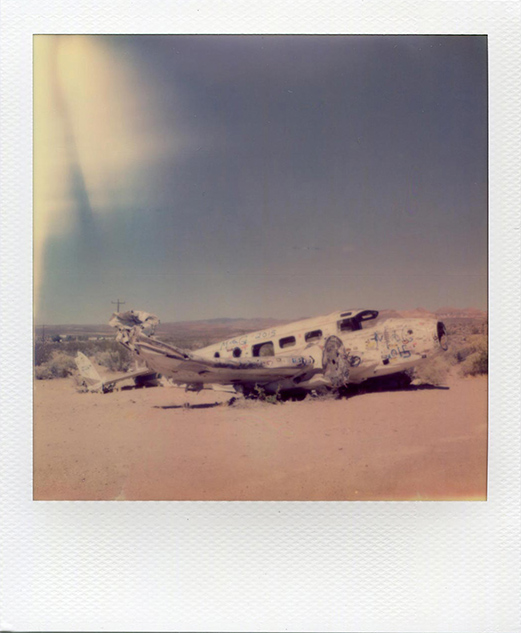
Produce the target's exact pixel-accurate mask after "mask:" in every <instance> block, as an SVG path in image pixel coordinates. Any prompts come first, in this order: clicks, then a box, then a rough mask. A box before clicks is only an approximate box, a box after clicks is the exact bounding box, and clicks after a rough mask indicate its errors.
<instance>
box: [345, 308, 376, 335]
mask: <svg viewBox="0 0 521 633" xmlns="http://www.w3.org/2000/svg"><path fill="white" fill-rule="evenodd" d="M377 316H378V312H377V311H376V310H363V311H362V312H358V313H353V312H343V313H342V314H341V315H340V317H341V318H340V320H339V321H337V329H338V331H339V332H357V331H358V330H362V329H363V327H364V326H363V325H362V324H363V323H365V322H366V321H372V320H373V319H376V317H377Z"/></svg>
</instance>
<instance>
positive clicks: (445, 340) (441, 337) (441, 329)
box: [436, 321, 449, 352]
mask: <svg viewBox="0 0 521 633" xmlns="http://www.w3.org/2000/svg"><path fill="white" fill-rule="evenodd" d="M436 332H437V334H438V342H439V344H440V347H441V349H442V350H443V351H445V352H446V351H447V350H448V349H449V337H448V336H447V328H446V327H445V324H444V323H442V322H441V321H438V323H437V324H436Z"/></svg>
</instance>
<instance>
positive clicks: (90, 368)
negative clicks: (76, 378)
mask: <svg viewBox="0 0 521 633" xmlns="http://www.w3.org/2000/svg"><path fill="white" fill-rule="evenodd" d="M74 360H75V361H76V367H77V368H78V371H79V372H80V374H81V377H82V378H83V380H84V382H85V385H86V386H87V389H88V390H89V391H97V390H98V389H100V388H101V387H102V385H103V381H102V380H101V376H100V375H99V374H98V372H97V371H96V369H95V367H94V365H93V364H92V363H91V362H90V360H89V359H88V358H87V357H86V356H85V354H83V353H82V352H78V354H77V356H76V358H75V359H74Z"/></svg>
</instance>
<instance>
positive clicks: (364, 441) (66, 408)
mask: <svg viewBox="0 0 521 633" xmlns="http://www.w3.org/2000/svg"><path fill="white" fill-rule="evenodd" d="M229 397H230V395H229V394H226V393H219V392H213V391H207V390H205V391H202V392H200V393H199V394H196V393H191V392H188V393H187V392H185V391H184V390H183V389H178V388H164V387H155V388H147V389H131V390H130V389H129V390H126V389H123V390H120V391H116V392H113V393H108V394H92V393H79V392H77V391H76V390H75V387H74V384H73V381H72V380H71V379H70V378H65V379H55V380H42V381H35V391H34V481H33V484H34V488H33V489H34V499H37V500H60V499H61V500H263V501H267V500H273V501H275V500H277V501H278V500H287V501H290V500H463V499H468V500H484V499H486V491H487V378H486V377H483V376H480V377H469V378H459V377H457V376H456V375H452V376H451V377H450V379H449V380H448V381H447V385H446V387H444V388H428V387H426V386H424V387H423V388H422V387H417V388H414V387H409V388H408V389H402V390H396V391H382V392H374V393H361V394H358V395H354V396H351V397H349V398H344V399H340V400H334V399H320V398H316V399H311V398H309V397H308V398H306V399H305V400H303V401H301V402H286V403H283V404H280V403H279V404H271V403H268V402H261V401H250V400H243V399H238V400H237V401H236V402H235V403H234V404H233V405H231V406H229V405H228V404H227V401H228V399H229ZM187 405H188V406H187Z"/></svg>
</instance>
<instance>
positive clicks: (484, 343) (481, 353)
mask: <svg viewBox="0 0 521 633" xmlns="http://www.w3.org/2000/svg"><path fill="white" fill-rule="evenodd" d="M468 349H469V354H467V356H466V357H465V359H464V361H463V362H462V364H461V373H462V374H463V375H464V376H479V375H482V374H488V337H487V336H486V335H484V334H476V335H473V336H469V338H468Z"/></svg>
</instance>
